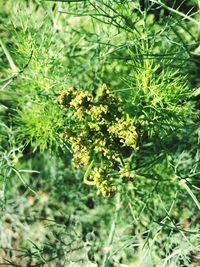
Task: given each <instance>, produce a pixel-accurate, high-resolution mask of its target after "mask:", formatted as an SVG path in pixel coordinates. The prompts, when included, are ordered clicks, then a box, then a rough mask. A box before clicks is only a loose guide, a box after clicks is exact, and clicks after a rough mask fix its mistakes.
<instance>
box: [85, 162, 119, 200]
mask: <svg viewBox="0 0 200 267" xmlns="http://www.w3.org/2000/svg"><path fill="white" fill-rule="evenodd" d="M89 180H91V181H93V182H94V185H96V187H97V194H100V193H102V195H103V196H104V197H110V196H112V195H113V194H114V193H115V192H116V190H117V187H116V186H114V185H113V182H114V179H113V178H112V177H111V175H110V173H109V171H108V168H107V167H105V166H104V167H100V168H97V167H95V168H94V170H93V171H92V172H91V174H90V176H89Z"/></svg>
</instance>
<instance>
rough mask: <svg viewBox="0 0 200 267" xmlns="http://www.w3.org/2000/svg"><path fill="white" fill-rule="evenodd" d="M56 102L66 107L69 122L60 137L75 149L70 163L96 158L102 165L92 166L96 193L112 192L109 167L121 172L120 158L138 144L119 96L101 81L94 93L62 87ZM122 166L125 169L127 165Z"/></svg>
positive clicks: (134, 131)
mask: <svg viewBox="0 0 200 267" xmlns="http://www.w3.org/2000/svg"><path fill="white" fill-rule="evenodd" d="M57 102H58V103H59V104H60V105H61V106H62V107H63V108H66V111H67V112H66V120H67V122H68V123H67V125H68V126H67V127H66V129H65V130H64V132H63V133H62V137H63V139H64V141H65V142H67V143H69V144H70V145H71V148H72V150H73V152H74V154H73V159H72V163H73V165H74V166H75V167H77V168H79V167H83V166H86V165H88V163H89V162H91V161H92V160H94V159H95V162H96V165H97V166H98V164H100V166H101V167H98V168H97V167H96V168H94V169H93V170H91V174H90V180H91V181H93V182H92V184H94V185H96V187H97V189H98V193H102V194H103V195H104V196H110V195H112V194H113V193H114V192H115V191H116V186H115V180H116V179H113V178H112V177H111V176H110V174H109V172H108V170H109V171H111V172H112V171H115V172H116V171H118V172H119V173H120V168H121V167H122V162H121V160H120V159H121V158H123V157H127V156H130V155H131V153H132V152H133V151H134V150H136V147H137V132H136V128H135V126H134V125H133V120H132V119H131V118H130V117H129V116H128V114H127V113H126V112H125V111H123V105H122V100H121V99H120V98H119V97H118V96H116V95H115V94H114V93H113V92H111V91H110V90H109V88H108V87H107V86H106V85H105V84H103V86H102V87H100V88H99V89H98V91H97V93H96V95H95V96H93V95H92V94H91V93H89V92H86V91H83V90H77V89H75V88H70V89H69V90H64V91H62V92H61V94H60V95H59V97H58V98H57ZM102 166H103V167H102ZM124 168H126V170H125V172H127V171H128V166H127V165H126V167H124ZM128 176H130V175H128Z"/></svg>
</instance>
